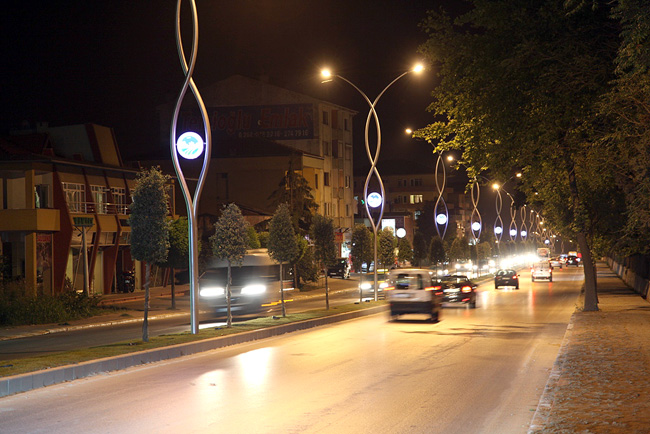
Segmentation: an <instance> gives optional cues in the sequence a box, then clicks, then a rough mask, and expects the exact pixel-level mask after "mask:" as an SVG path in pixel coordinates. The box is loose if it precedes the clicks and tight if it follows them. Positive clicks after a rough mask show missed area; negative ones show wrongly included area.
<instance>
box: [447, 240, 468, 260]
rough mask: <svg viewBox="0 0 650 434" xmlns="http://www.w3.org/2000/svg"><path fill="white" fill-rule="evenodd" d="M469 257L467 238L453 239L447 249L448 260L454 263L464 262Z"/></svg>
mask: <svg viewBox="0 0 650 434" xmlns="http://www.w3.org/2000/svg"><path fill="white" fill-rule="evenodd" d="M469 255H470V252H469V242H468V241H467V237H456V238H454V240H453V241H452V242H451V246H450V247H449V252H448V256H449V259H450V260H454V261H466V260H467V259H469Z"/></svg>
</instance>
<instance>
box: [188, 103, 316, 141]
mask: <svg viewBox="0 0 650 434" xmlns="http://www.w3.org/2000/svg"><path fill="white" fill-rule="evenodd" d="M207 111H208V118H209V119H210V127H211V129H212V137H213V139H214V140H219V139H250V138H264V139H268V140H305V139H313V138H314V109H313V106H312V104H279V105H260V106H230V107H208V108H207ZM179 120H180V124H181V125H180V129H179V131H193V128H194V127H196V126H197V125H198V126H201V128H202V125H203V123H202V121H201V119H200V117H199V115H198V113H196V114H195V113H188V112H185V113H183V114H182V115H181V116H180V119H179Z"/></svg>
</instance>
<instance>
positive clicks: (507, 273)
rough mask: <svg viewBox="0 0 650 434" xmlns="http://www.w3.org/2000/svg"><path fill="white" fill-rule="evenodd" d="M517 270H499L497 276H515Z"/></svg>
mask: <svg viewBox="0 0 650 434" xmlns="http://www.w3.org/2000/svg"><path fill="white" fill-rule="evenodd" d="M515 274H516V273H515V270H499V271H497V276H503V277H508V276H514V275H515Z"/></svg>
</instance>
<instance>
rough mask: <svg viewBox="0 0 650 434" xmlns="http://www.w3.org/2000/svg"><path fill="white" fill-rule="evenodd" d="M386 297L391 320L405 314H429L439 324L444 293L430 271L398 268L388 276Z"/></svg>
mask: <svg viewBox="0 0 650 434" xmlns="http://www.w3.org/2000/svg"><path fill="white" fill-rule="evenodd" d="M386 297H387V299H388V304H389V306H390V319H391V320H396V319H397V318H398V317H399V315H403V314H412V313H415V314H427V315H429V317H430V320H431V321H433V322H438V321H439V320H440V312H441V310H442V299H443V292H442V289H441V287H440V285H438V284H437V282H436V280H435V279H434V275H433V273H432V272H431V271H429V270H424V269H420V268H398V269H394V270H391V271H390V273H389V274H388V286H387V287H386Z"/></svg>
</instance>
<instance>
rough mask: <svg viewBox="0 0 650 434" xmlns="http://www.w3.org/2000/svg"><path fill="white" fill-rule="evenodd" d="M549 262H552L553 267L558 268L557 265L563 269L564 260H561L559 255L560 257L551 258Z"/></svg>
mask: <svg viewBox="0 0 650 434" xmlns="http://www.w3.org/2000/svg"><path fill="white" fill-rule="evenodd" d="M549 263H550V264H551V267H553V268H556V267H557V268H559V269H560V270H561V269H562V267H563V266H564V262H562V260H561V259H560V258H559V257H558V258H551V260H550V261H549Z"/></svg>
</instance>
